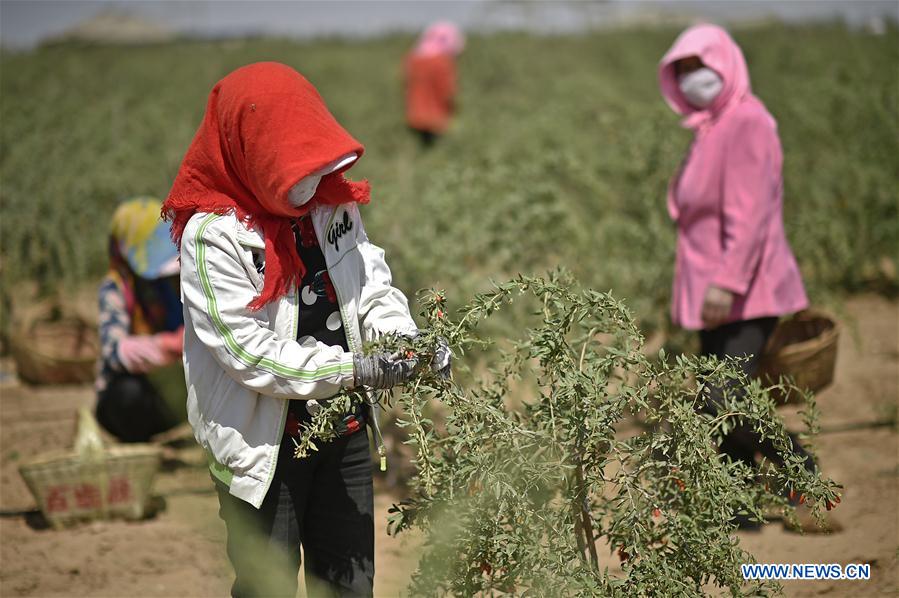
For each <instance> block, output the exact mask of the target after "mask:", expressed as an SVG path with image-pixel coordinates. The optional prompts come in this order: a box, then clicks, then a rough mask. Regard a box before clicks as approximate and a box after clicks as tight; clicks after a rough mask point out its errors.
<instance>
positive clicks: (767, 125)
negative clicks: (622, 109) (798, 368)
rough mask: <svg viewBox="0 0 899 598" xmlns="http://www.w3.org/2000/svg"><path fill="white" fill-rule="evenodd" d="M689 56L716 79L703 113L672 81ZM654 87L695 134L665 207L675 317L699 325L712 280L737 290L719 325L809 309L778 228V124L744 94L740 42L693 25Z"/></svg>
mask: <svg viewBox="0 0 899 598" xmlns="http://www.w3.org/2000/svg"><path fill="white" fill-rule="evenodd" d="M688 56H698V57H699V58H700V60H702V62H703V64H705V66H707V67H708V68H710V69H712V70H714V71H715V72H716V73H718V75H719V76H721V78H722V79H723V80H724V86H723V88H722V90H721V93H720V94H719V95H718V96H717V97H716V98H715V100H714V101H713V102H712V104H711V105H710V106H708V107H707V108H705V109H702V110H698V109H696V108H694V107H692V106H691V105H689V104H688V103H687V101H686V100H685V99H684V97H683V95H682V93H681V91H680V89H679V88H678V85H677V77H676V75H675V71H674V63H675V62H676V61H678V60H680V59H682V58H686V57H688ZM659 85H660V86H661V89H662V95H663V96H664V97H665V100H666V101H667V102H668V104H669V105H670V106H671V108H672V109H673V110H674V111H675V112H677V113H678V114H681V115H683V116H685V119H684V121H683V124H684V126H685V127H688V128H690V129H693V130H694V132H695V137H694V139H693V144H692V146H691V147H690V151H689V153H688V154H687V157H686V158H685V159H684V161H683V163H682V165H681V168H680V170H679V172H678V173H677V174H676V175H675V176H674V178H673V179H672V180H671V182H670V184H669V187H668V213H669V214H670V215H671V218H672V219H673V220H674V221H675V222H676V223H677V232H678V235H677V261H676V264H675V272H674V288H673V293H672V304H671V316H672V319H673V320H674V322H675V324H678V325H680V326H682V327H683V328H687V329H689V330H698V329H701V328H704V325H703V322H702V317H701V314H702V304H703V300H704V298H705V293H706V290H707V289H708V287H709V286H710V285H714V286H717V287H719V288H722V289H726V290H729V291H732V292H733V293H735V297H734V303H733V308H732V309H731V312H730V316H729V317H728V319H727V322H734V321H739V320H750V319H753V318H761V317H766V316H781V315H785V314H788V313H792V312H796V311H799V310H802V309H804V308H806V307H808V298H807V297H806V294H805V289H804V288H803V285H802V277H801V276H800V274H799V267H798V265H797V264H796V259H795V258H794V257H793V253H792V251H791V250H790V246H789V244H788V243H787V239H786V235H785V233H784V228H783V178H782V171H781V170H782V165H783V154H782V152H781V147H780V139H779V137H778V134H777V123H776V121H775V120H774V118H773V117H772V116H771V115H770V114H769V113H768V111H767V110H766V109H765V106H764V104H762V102H761V101H760V100H759V99H758V98H756V97H755V96H754V95H752V92H751V89H750V85H749V71H748V70H747V68H746V60H745V59H744V58H743V53H742V52H741V51H740V48H739V46H737V44H736V42H734V40H733V39H731V37H730V36H729V35H728V34H727V32H726V31H724V30H723V29H721V28H720V27H716V26H714V25H697V26H695V27H691V28H689V29H687V30H686V31H684V32H683V33H682V34H681V35H680V37H678V38H677V40H676V41H675V42H674V45H673V46H672V47H671V49H670V50H669V51H668V53H667V54H665V57H664V58H662V60H661V62H660V63H659Z"/></svg>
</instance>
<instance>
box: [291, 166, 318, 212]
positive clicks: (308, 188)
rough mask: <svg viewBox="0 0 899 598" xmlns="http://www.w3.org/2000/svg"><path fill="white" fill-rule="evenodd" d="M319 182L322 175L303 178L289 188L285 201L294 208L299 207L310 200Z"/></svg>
mask: <svg viewBox="0 0 899 598" xmlns="http://www.w3.org/2000/svg"><path fill="white" fill-rule="evenodd" d="M321 180H322V175H320V174H310V175H309V176H307V177H305V178H303V179H302V180H301V181H300V182H299V183H297V184H296V185H294V186H293V187H291V188H290V191H289V192H288V193H287V201H288V202H289V203H290V205H291V206H293V207H295V208H298V207H300V206H301V205H303V204H304V203H306V202H307V201H309V200H310V199H312V196H313V195H315V191H316V189H318V184H319V183H320V182H321Z"/></svg>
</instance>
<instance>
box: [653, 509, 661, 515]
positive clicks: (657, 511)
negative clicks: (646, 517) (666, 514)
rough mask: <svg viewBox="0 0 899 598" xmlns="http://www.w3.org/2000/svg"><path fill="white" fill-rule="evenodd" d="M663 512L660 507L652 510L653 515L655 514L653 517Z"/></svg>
mask: <svg viewBox="0 0 899 598" xmlns="http://www.w3.org/2000/svg"><path fill="white" fill-rule="evenodd" d="M661 514H662V512H661V511H660V510H658V509H653V510H652V516H653V517H659V516H661Z"/></svg>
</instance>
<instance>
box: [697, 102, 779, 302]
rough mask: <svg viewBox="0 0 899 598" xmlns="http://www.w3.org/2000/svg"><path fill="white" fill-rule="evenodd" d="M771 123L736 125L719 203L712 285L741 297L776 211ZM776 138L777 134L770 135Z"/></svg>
mask: <svg viewBox="0 0 899 598" xmlns="http://www.w3.org/2000/svg"><path fill="white" fill-rule="evenodd" d="M772 133H774V132H773V131H772V129H771V125H770V124H769V123H767V122H764V121H762V119H761V118H759V117H758V116H754V115H752V116H748V117H745V118H743V119H742V120H741V121H740V122H738V123H736V124H735V127H734V130H733V132H732V135H731V140H730V144H729V147H728V148H727V155H726V160H725V167H724V177H723V182H722V185H723V193H722V205H721V218H722V244H723V255H722V261H721V264H720V266H719V268H718V270H717V273H716V274H715V276H714V277H713V278H712V284H713V285H714V286H717V287H720V288H722V289H727V290H729V291H732V292H734V293H736V294H738V295H743V294H745V293H746V291H747V290H748V289H749V284H750V283H751V282H752V278H753V276H754V274H755V269H756V267H757V266H758V263H759V260H760V259H761V256H762V248H763V247H764V241H765V236H766V235H767V233H768V230H769V228H770V227H769V224H770V221H771V218H772V217H774V215H775V213H776V208H777V204H776V202H777V198H776V194H777V186H778V185H779V180H780V177H779V174H780V173H777V172H774V169H775V152H774V151H772V150H773V149H774V148H773V142H776V138H772ZM774 134H775V135H776V133H774Z"/></svg>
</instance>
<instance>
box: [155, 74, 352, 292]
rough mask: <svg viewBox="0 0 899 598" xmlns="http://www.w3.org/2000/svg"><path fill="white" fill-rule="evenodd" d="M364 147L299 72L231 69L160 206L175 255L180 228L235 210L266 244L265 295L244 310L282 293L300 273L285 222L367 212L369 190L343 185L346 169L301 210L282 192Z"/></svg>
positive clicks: (326, 181) (215, 90)
mask: <svg viewBox="0 0 899 598" xmlns="http://www.w3.org/2000/svg"><path fill="white" fill-rule="evenodd" d="M363 151H364V148H363V146H362V144H361V143H359V142H358V141H356V140H355V139H354V138H353V137H352V136H351V135H350V134H349V133H347V131H346V130H345V129H344V128H343V127H342V126H340V124H338V122H337V120H336V119H335V118H334V117H333V116H332V115H331V113H330V112H329V111H328V107H327V106H325V103H324V101H323V100H322V98H321V96H320V95H319V94H318V91H316V89H315V87H313V86H312V84H311V83H309V81H307V80H306V79H305V78H304V77H303V76H302V75H301V74H300V73H298V72H296V71H295V70H293V69H292V68H290V67H288V66H286V65H284V64H280V63H277V62H260V63H256V64H250V65H248V66H245V67H242V68H239V69H237V70H236V71H234V72H232V73H230V74H229V75H227V76H226V77H225V78H223V79H222V80H221V81H219V82H218V83H217V84H216V85H215V87H213V88H212V91H211V92H210V94H209V99H208V101H207V104H206V113H205V114H204V116H203V121H202V123H201V124H200V127H199V129H198V130H197V133H196V135H195V136H194V139H193V141H192V142H191V145H190V147H189V148H188V150H187V153H186V154H185V156H184V160H183V161H182V163H181V168H180V170H179V171H178V174H177V176H176V177H175V181H174V184H173V185H172V189H171V191H170V192H169V196H168V198H167V199H166V201H165V203H164V204H163V207H162V212H163V216H164V217H166V218H167V219H171V220H172V238H173V239H174V240H175V242H176V243H177V244H178V246H179V247H180V239H181V234H182V233H183V231H184V227H185V226H186V225H187V221H188V220H190V218H191V216H193V215H194V214H195V213H197V212H215V213H219V214H222V213H225V212H228V211H232V210H233V211H234V212H235V213H236V214H237V216H238V217H239V218H241V219H242V220H245V221H246V222H247V223H248V224H250V225H251V226H258V227H259V228H261V230H262V233H263V237H264V238H265V245H266V275H265V286H264V288H263V291H262V294H261V295H260V297H258V298H257V299H255V300H254V301H253V302H252V303H251V304H250V306H251V307H253V308H259V307H262V305H264V304H265V303H268V302H270V301H272V300H274V299H276V298H278V297H280V296H283V295H284V294H286V293H287V292H288V291H289V289H290V288H291V286H292V285H293V284H295V283H297V282H298V281H299V279H300V277H302V275H303V272H304V271H305V269H304V266H303V264H302V262H301V261H300V258H299V256H298V254H297V252H296V247H295V243H294V239H293V231H292V229H291V223H292V221H293V219H295V218H297V217H299V216H302V215H303V214H305V213H306V212H308V211H309V210H310V209H312V208H313V207H314V206H315V205H317V204H322V203H324V204H329V205H336V204H341V203H349V202H359V203H367V202H368V198H369V188H368V183H367V182H365V181H363V182H361V183H354V182H350V181H347V180H346V179H345V178H344V175H343V172H344V171H346V169H347V168H349V167H350V166H351V165H352V164H355V161H353V160H351V161H348V162H347V163H346V164H345V166H343V167H341V168H338V169H337V170H336V171H334V172H333V173H331V174H328V175H326V176H324V177H322V179H321V183H320V184H319V185H318V188H317V190H316V192H315V195H314V196H313V197H312V199H310V200H309V201H308V202H307V203H305V204H303V205H302V206H299V207H293V206H291V205H290V203H289V202H288V192H289V191H290V188H291V187H293V186H294V185H295V184H296V183H298V182H299V181H301V180H303V179H304V178H306V177H307V176H309V175H313V174H316V173H319V172H321V171H322V170H323V169H325V168H326V167H327V166H328V165H329V164H333V163H334V162H335V161H338V160H339V159H341V158H342V157H345V156H348V155H355V156H356V157H360V156H362V153H363Z"/></svg>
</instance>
